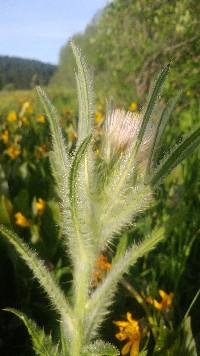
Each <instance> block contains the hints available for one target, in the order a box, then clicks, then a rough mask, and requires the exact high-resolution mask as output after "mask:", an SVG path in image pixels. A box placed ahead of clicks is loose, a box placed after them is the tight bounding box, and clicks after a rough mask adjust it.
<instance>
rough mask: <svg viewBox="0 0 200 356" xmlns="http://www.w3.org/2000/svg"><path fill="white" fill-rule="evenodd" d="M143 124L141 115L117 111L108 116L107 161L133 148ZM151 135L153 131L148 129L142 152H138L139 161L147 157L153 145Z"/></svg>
mask: <svg viewBox="0 0 200 356" xmlns="http://www.w3.org/2000/svg"><path fill="white" fill-rule="evenodd" d="M141 123H142V114H141V113H133V112H129V111H128V112H126V111H124V110H121V109H115V110H113V111H112V113H111V114H110V115H108V117H107V118H106V121H105V129H104V130H105V131H104V140H105V141H104V153H105V156H106V157H107V159H110V158H111V157H113V155H115V154H116V153H120V152H123V151H127V150H129V149H130V148H131V147H133V145H134V143H135V142H136V140H137V137H138V133H139V130H140V126H141ZM151 133H152V129H147V134H145V137H144V139H143V141H142V144H141V146H140V150H139V151H140V152H138V159H139V160H141V159H143V158H144V156H146V152H147V150H148V149H149V147H150V144H151V138H152V135H151Z"/></svg>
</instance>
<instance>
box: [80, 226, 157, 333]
mask: <svg viewBox="0 0 200 356" xmlns="http://www.w3.org/2000/svg"><path fill="white" fill-rule="evenodd" d="M163 237H164V229H163V228H157V229H155V230H154V231H152V233H151V234H150V235H149V236H147V237H146V238H145V239H144V240H143V241H142V242H141V243H140V244H139V245H135V244H133V245H132V246H131V247H130V248H129V249H128V250H126V252H125V253H124V254H123V255H122V256H121V257H120V258H119V259H118V260H117V261H116V263H115V264H113V265H112V268H111V270H110V271H109V272H108V273H107V276H106V277H105V279H104V280H103V282H102V283H101V284H100V285H99V286H98V287H97V288H96V290H95V291H94V292H93V294H92V295H91V297H90V299H89V301H88V303H87V305H86V308H87V312H88V318H87V324H86V330H85V331H86V339H87V337H89V336H91V335H95V334H96V329H97V328H98V327H99V325H101V323H102V321H103V320H104V319H105V316H106V315H107V314H108V308H109V307H110V305H111V304H112V301H113V297H114V294H115V292H116V289H117V285H118V283H119V282H120V280H121V278H122V276H123V275H124V274H125V273H127V272H128V270H129V268H130V267H131V266H133V265H134V264H135V263H136V262H137V260H138V259H139V258H140V257H142V256H144V255H145V254H146V253H148V252H150V251H151V250H152V249H153V248H155V246H156V245H157V244H158V242H160V241H161V240H162V239H163Z"/></svg>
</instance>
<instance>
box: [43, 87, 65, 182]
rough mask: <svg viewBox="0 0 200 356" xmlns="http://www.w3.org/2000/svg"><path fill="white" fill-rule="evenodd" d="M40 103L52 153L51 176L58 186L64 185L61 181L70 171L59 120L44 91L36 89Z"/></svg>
mask: <svg viewBox="0 0 200 356" xmlns="http://www.w3.org/2000/svg"><path fill="white" fill-rule="evenodd" d="M36 90H37V93H38V95H39V98H40V101H41V103H42V105H43V107H44V110H45V112H46V115H47V117H48V120H49V125H50V130H51V135H52V142H53V152H52V153H51V160H50V162H51V167H52V171H53V175H54V177H55V180H56V182H57V184H58V186H60V185H62V184H64V183H63V180H64V179H65V177H66V174H67V173H68V171H69V169H70V160H69V157H68V155H67V148H66V145H65V140H64V137H63V135H62V129H61V126H60V120H59V116H58V113H57V110H56V108H55V107H54V106H53V105H52V103H51V102H50V100H49V98H48V97H47V95H46V93H45V92H44V90H43V89H42V88H40V87H37V88H36Z"/></svg>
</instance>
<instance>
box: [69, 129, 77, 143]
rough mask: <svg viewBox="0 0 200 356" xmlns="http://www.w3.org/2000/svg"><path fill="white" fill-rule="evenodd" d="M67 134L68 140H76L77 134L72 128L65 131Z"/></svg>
mask: <svg viewBox="0 0 200 356" xmlns="http://www.w3.org/2000/svg"><path fill="white" fill-rule="evenodd" d="M67 136H68V140H69V141H70V142H73V141H75V140H76V138H77V135H76V132H75V131H74V129H73V128H72V127H70V128H69V130H68V131H67Z"/></svg>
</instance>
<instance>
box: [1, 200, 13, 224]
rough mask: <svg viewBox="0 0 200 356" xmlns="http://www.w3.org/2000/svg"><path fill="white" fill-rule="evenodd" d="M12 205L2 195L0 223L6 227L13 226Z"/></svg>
mask: <svg viewBox="0 0 200 356" xmlns="http://www.w3.org/2000/svg"><path fill="white" fill-rule="evenodd" d="M11 211H12V203H11V201H10V200H9V199H8V198H7V197H6V196H5V195H0V222H1V223H3V224H6V225H11Z"/></svg>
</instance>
